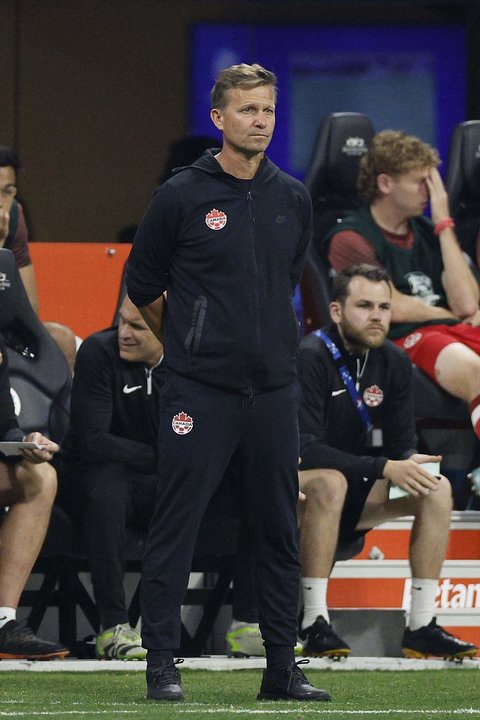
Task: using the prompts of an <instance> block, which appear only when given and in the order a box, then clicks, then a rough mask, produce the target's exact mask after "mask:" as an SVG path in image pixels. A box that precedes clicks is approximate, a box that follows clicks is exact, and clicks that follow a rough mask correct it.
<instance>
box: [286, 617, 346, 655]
mask: <svg viewBox="0 0 480 720" xmlns="http://www.w3.org/2000/svg"><path fill="white" fill-rule="evenodd" d="M298 634H299V636H300V639H301V640H304V645H303V650H302V655H303V656H304V657H307V656H310V657H328V658H332V659H334V660H335V659H336V658H342V657H348V655H350V653H351V652H352V650H351V648H350V646H349V645H347V643H346V642H345V641H344V640H342V639H341V638H339V637H338V635H337V634H336V633H335V632H334V631H333V629H332V626H331V625H330V624H329V623H328V622H327V621H326V620H325V618H324V617H322V615H319V616H318V617H317V619H316V620H315V622H314V623H313V625H310V627H307V628H305V629H304V630H300V632H299V633H298Z"/></svg>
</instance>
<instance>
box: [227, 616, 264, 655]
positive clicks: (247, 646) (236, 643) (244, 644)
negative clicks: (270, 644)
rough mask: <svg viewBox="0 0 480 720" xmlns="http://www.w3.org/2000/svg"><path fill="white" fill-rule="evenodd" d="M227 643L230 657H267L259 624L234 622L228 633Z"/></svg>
mask: <svg viewBox="0 0 480 720" xmlns="http://www.w3.org/2000/svg"><path fill="white" fill-rule="evenodd" d="M225 639H226V641H227V645H228V648H229V653H228V654H229V657H250V656H251V655H256V656H259V657H265V648H264V646H263V638H262V634H261V632H260V626H259V624H258V623H248V622H241V621H239V620H233V621H232V624H231V625H230V630H229V631H228V632H227V635H226V638H225Z"/></svg>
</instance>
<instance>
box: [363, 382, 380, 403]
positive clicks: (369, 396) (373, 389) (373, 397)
mask: <svg viewBox="0 0 480 720" xmlns="http://www.w3.org/2000/svg"><path fill="white" fill-rule="evenodd" d="M363 401H364V403H365V405H368V407H377V405H380V403H382V402H383V390H382V389H381V388H379V387H378V385H371V386H370V387H368V388H365V390H364V393H363Z"/></svg>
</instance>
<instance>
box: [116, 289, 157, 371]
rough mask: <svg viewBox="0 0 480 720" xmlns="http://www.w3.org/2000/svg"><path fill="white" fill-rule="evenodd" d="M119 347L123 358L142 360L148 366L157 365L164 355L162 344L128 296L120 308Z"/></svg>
mask: <svg viewBox="0 0 480 720" xmlns="http://www.w3.org/2000/svg"><path fill="white" fill-rule="evenodd" d="M118 349H119V352H120V357H121V358H122V360H126V361H127V362H142V363H145V365H147V366H148V367H153V366H154V365H157V363H158V362H159V361H160V358H161V357H162V355H163V348H162V344H161V343H160V342H159V341H158V340H157V338H156V337H155V335H154V334H153V333H152V331H151V330H150V328H149V327H148V325H147V323H146V322H145V320H144V319H143V318H142V316H141V315H140V313H139V311H138V310H137V308H136V307H135V305H134V304H133V303H132V302H131V300H130V299H129V298H128V297H127V298H125V300H124V301H123V303H122V307H121V308H120V320H119V323H118Z"/></svg>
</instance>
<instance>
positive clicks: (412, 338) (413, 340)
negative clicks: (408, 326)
mask: <svg viewBox="0 0 480 720" xmlns="http://www.w3.org/2000/svg"><path fill="white" fill-rule="evenodd" d="M422 337H423V335H422V333H420V332H414V333H410V335H407V337H406V338H405V340H404V341H403V347H404V348H405V350H409V349H410V348H412V347H413V346H414V345H416V344H417V343H418V341H419V340H421V339H422Z"/></svg>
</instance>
